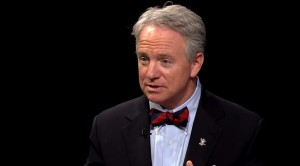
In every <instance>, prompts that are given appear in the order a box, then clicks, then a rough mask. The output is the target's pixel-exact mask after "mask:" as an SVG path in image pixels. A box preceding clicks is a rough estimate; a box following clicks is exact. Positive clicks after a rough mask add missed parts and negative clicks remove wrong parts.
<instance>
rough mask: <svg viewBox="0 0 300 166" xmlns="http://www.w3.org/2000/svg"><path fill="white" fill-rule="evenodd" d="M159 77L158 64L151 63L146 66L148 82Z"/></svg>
mask: <svg viewBox="0 0 300 166" xmlns="http://www.w3.org/2000/svg"><path fill="white" fill-rule="evenodd" d="M159 76H160V72H159V66H158V63H155V62H151V63H150V64H149V66H148V71H147V77H148V78H149V79H150V80H154V79H157V78H159Z"/></svg>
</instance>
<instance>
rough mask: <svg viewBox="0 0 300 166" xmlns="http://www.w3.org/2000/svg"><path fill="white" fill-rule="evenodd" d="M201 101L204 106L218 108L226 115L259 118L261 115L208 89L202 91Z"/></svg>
mask: <svg viewBox="0 0 300 166" xmlns="http://www.w3.org/2000/svg"><path fill="white" fill-rule="evenodd" d="M202 97H203V103H204V106H205V107H209V108H210V109H214V110H220V111H222V112H223V113H224V114H226V115H230V116H237V117H239V118H247V119H248V118H250V119H261V118H262V117H261V116H260V115H259V114H258V113H256V112H255V111H253V110H250V109H249V108H246V107H244V106H243V105H240V104H238V103H236V102H234V101H231V100H228V99H225V98H223V97H221V96H218V95H216V94H214V93H212V92H210V91H208V90H205V91H204V95H203V96H202Z"/></svg>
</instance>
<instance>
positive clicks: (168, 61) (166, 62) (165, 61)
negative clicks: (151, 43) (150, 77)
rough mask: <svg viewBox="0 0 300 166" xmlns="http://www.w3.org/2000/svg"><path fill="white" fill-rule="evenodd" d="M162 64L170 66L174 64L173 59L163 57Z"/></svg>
mask: <svg viewBox="0 0 300 166" xmlns="http://www.w3.org/2000/svg"><path fill="white" fill-rule="evenodd" d="M161 64H162V66H170V65H171V64H172V61H171V59H169V58H163V59H161Z"/></svg>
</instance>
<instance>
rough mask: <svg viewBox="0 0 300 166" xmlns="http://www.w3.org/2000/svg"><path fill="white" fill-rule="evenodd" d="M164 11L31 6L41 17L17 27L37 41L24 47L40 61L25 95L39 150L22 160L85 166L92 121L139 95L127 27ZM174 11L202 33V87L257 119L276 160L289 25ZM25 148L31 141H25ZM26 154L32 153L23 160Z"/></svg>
mask: <svg viewBox="0 0 300 166" xmlns="http://www.w3.org/2000/svg"><path fill="white" fill-rule="evenodd" d="M164 2H165V1H161V0H151V1H150V0H132V1H130V0H126V1H120V2H117V1H108V2H104V1H99V2H79V1H77V2H76V1H73V2H64V3H50V2H49V3H43V4H34V5H38V6H39V7H38V8H35V7H31V8H32V9H34V10H32V11H31V10H28V12H29V14H28V15H26V16H22V15H20V17H21V18H23V17H24V20H25V21H24V24H22V25H23V26H25V27H27V28H28V33H27V31H26V33H25V34H26V37H29V38H30V39H31V40H34V42H33V44H32V45H31V44H28V43H27V44H28V45H30V47H31V48H34V51H32V52H30V53H32V54H34V55H38V56H37V57H32V56H28V57H29V61H31V60H32V62H31V63H30V64H34V65H31V66H30V65H28V66H29V68H30V73H33V74H30V75H29V76H26V78H27V79H28V78H29V79H31V78H32V80H34V81H33V82H30V83H28V84H30V87H33V89H35V90H34V91H33V90H31V89H27V92H30V93H32V92H34V93H33V95H34V96H35V100H34V101H33V104H34V105H37V106H35V108H36V110H37V111H36V112H35V113H34V114H32V116H34V117H36V118H32V119H34V121H32V124H31V125H30V126H29V128H37V130H34V132H33V133H32V135H34V139H33V142H34V143H35V144H37V145H38V146H37V147H36V148H35V149H34V152H35V153H34V155H32V156H33V157H32V158H27V159H26V160H29V161H30V162H31V163H34V162H36V161H39V162H41V163H43V164H42V165H46V164H49V165H60V164H61V165H72V166H77V165H78V166H82V165H83V163H84V162H85V160H86V157H87V154H88V148H89V147H88V146H89V144H88V137H89V132H90V129H91V124H92V120H93V117H94V116H95V115H96V114H98V113H100V112H101V111H102V110H104V109H106V108H109V107H111V106H113V105H116V104H118V103H120V102H123V101H126V100H129V99H131V98H134V97H137V96H139V95H141V94H142V93H141V91H140V89H139V85H138V75H137V64H136V57H135V43H134V38H133V37H132V36H131V35H130V32H131V27H132V25H133V24H134V22H135V21H136V20H137V18H138V16H139V15H140V14H141V13H142V12H143V11H144V10H145V9H146V8H147V7H149V6H156V5H158V6H162V5H163V3H164ZM173 2H174V3H179V4H182V5H185V6H187V7H189V8H191V9H192V10H194V11H195V12H197V13H198V14H199V15H201V16H202V18H203V20H204V22H205V24H206V26H207V49H206V52H205V64H204V66H203V68H202V70H201V72H200V74H199V76H200V80H201V82H202V83H203V84H204V85H205V86H206V87H207V88H208V89H209V90H210V91H212V92H213V93H215V94H217V95H219V96H222V97H224V98H226V99H229V100H231V101H234V102H237V103H239V104H241V105H243V106H245V107H246V108H249V109H250V110H252V111H254V112H256V113H258V114H260V115H261V116H263V118H264V119H265V120H266V126H267V129H268V135H267V136H266V139H268V140H270V141H269V143H268V144H267V145H266V146H267V147H268V149H269V152H268V153H270V157H271V158H273V157H275V156H276V155H277V153H276V154H275V153H272V152H274V149H273V148H274V147H276V148H282V146H281V144H279V143H278V138H277V137H276V134H275V130H276V129H278V127H280V125H279V124H277V117H279V110H284V111H286V112H285V113H288V110H289V109H287V108H286V105H285V104H283V102H282V100H283V99H282V98H284V97H283V96H286V93H285V90H282V86H285V85H286V84H283V83H282V82H284V81H285V80H287V78H286V77H287V76H286V75H285V74H284V72H283V70H282V68H284V69H286V68H288V67H289V65H287V64H286V63H287V61H286V59H289V56H285V58H282V57H283V55H286V54H287V50H285V49H283V47H282V46H283V45H284V43H285V41H286V40H285V37H284V35H283V33H282V32H283V31H284V30H286V29H284V27H285V26H283V25H286V24H287V23H286V21H285V20H286V18H289V17H288V16H283V15H282V13H279V12H278V10H279V9H282V6H281V5H282V4H280V3H275V2H272V3H266V2H265V3H262V2H260V1H243V2H240V1H220V2H219V1H211V0H210V1H209V0H200V1H196V0H178V1H175V0H174V1H173ZM31 8H30V9H31ZM26 25H27V26H26ZM27 28H26V29H27ZM31 34H34V35H31ZM25 42H27V40H25ZM31 58H32V59H31ZM27 60H28V58H27ZM25 98H26V97H25ZM31 102H32V101H31ZM30 108H31V107H30ZM29 116H31V114H30V115H29ZM27 134H28V133H27ZM24 135H26V134H24ZM29 135H30V134H29ZM28 140H31V141H32V139H31V137H30V139H29V138H28ZM274 144H275V145H280V146H273V145H274ZM30 148H31V144H30V145H29V146H28V147H27V146H26V150H25V152H24V153H26V152H27V150H28V149H30ZM112 148H113V147H112ZM277 150H278V149H277ZM44 151H46V152H44ZM32 160H33V161H32Z"/></svg>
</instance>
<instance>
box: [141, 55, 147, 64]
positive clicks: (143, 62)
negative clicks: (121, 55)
mask: <svg viewBox="0 0 300 166" xmlns="http://www.w3.org/2000/svg"><path fill="white" fill-rule="evenodd" d="M139 61H140V63H141V64H142V65H146V64H148V63H149V58H147V57H145V56H140V57H139Z"/></svg>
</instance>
